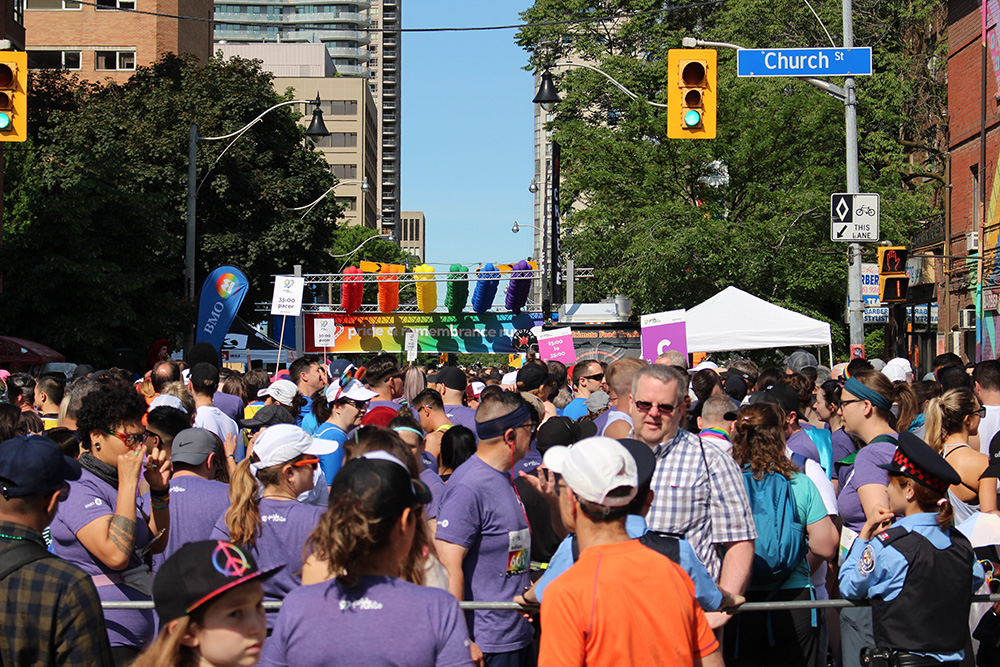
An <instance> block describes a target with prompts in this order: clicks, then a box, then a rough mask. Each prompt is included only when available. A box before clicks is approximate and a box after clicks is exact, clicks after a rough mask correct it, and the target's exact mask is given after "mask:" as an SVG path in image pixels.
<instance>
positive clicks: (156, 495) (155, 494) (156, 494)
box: [149, 486, 170, 500]
mask: <svg viewBox="0 0 1000 667" xmlns="http://www.w3.org/2000/svg"><path fill="white" fill-rule="evenodd" d="M149 497H150V498H151V499H154V500H165V499H167V498H169V497H170V487H169V486H168V487H167V488H165V489H154V488H150V489H149Z"/></svg>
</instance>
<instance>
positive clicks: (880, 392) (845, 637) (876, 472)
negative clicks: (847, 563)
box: [837, 370, 917, 667]
mask: <svg viewBox="0 0 1000 667" xmlns="http://www.w3.org/2000/svg"><path fill="white" fill-rule="evenodd" d="M893 404H898V406H899V412H900V418H899V419H897V417H896V415H895V414H893V412H892V408H893ZM916 411H917V404H916V398H915V397H914V395H913V391H912V390H911V389H910V388H909V385H906V384H905V383H900V384H898V385H893V384H892V382H891V381H890V380H889V378H887V377H886V376H885V375H883V374H882V373H880V372H879V371H875V370H859V371H857V372H856V373H854V374H853V375H852V376H851V377H850V378H848V380H847V381H846V382H845V383H844V388H843V389H842V390H841V392H840V414H841V417H842V418H843V420H844V428H845V429H846V430H847V432H848V433H850V434H852V435H855V436H857V437H858V438H859V439H860V440H861V441H862V442H863V443H865V444H864V446H863V447H862V448H861V449H860V450H858V452H857V454H856V455H855V456H854V458H853V460H850V457H849V458H848V460H847V461H846V462H845V463H846V464H847V465H851V464H853V466H854V467H853V468H852V469H851V470H850V471H849V472H847V473H846V475H845V476H844V478H843V479H841V480H840V487H841V492H840V495H839V496H838V497H837V508H838V509H839V510H840V518H841V519H843V521H844V536H843V537H842V538H841V543H842V544H843V543H845V542H849V541H850V536H853V535H856V534H857V533H858V532H860V531H861V529H862V528H863V527H864V525H865V523H866V522H867V521H868V520H869V519H870V518H872V517H873V516H875V508H876V507H888V505H889V492H888V485H889V474H888V473H887V472H886V471H885V470H884V469H883V468H882V466H883V465H884V464H887V463H889V462H890V461H892V457H893V454H895V453H896V440H897V438H898V437H899V433H898V431H897V428H898V429H899V430H901V431H905V430H906V429H907V428H909V423H910V421H911V420H912V419H913V417H914V416H915V415H916ZM871 619H872V615H871V610H870V609H869V608H867V607H853V608H846V609H843V610H842V611H841V614H840V628H841V645H842V647H843V651H842V657H843V660H844V666H845V667H856V666H857V665H860V662H859V658H858V656H859V655H860V652H861V649H862V648H864V647H866V646H874V644H873V643H872V642H874V639H873V637H872V620H871Z"/></svg>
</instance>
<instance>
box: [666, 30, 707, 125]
mask: <svg viewBox="0 0 1000 667" xmlns="http://www.w3.org/2000/svg"><path fill="white" fill-rule="evenodd" d="M717 63H718V54H717V53H716V52H715V51H714V50H712V49H670V50H669V51H668V52H667V70H668V72H669V75H668V76H669V80H668V82H667V116H668V118H669V121H668V123H667V137H669V138H671V139H715V133H716V121H717V117H718V116H717V102H718V99H717V91H718V67H717Z"/></svg>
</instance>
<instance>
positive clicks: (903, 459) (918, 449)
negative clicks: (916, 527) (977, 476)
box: [879, 433, 962, 495]
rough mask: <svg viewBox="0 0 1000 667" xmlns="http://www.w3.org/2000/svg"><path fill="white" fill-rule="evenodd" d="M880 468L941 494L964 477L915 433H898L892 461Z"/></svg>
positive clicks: (959, 482)
mask: <svg viewBox="0 0 1000 667" xmlns="http://www.w3.org/2000/svg"><path fill="white" fill-rule="evenodd" d="M879 468H882V469H884V470H888V471H889V472H892V473H896V474H899V475H903V476H905V477H909V478H910V479H912V480H914V481H915V482H919V483H920V484H923V485H924V486H926V487H927V488H928V489H931V490H932V491H936V492H937V493H940V494H942V495H943V494H945V493H947V492H948V487H950V486H954V485H956V484H961V482H962V477H961V476H960V475H959V474H958V473H957V472H955V469H954V468H952V467H951V465H950V464H949V463H948V462H947V461H945V460H944V458H943V457H942V456H941V455H940V454H938V453H937V452H935V451H934V450H933V449H932V448H931V446H930V445H928V444H927V443H926V442H924V441H923V440H921V439H920V438H918V437H917V436H915V435H913V434H912V433H900V434H899V440H898V444H897V446H896V453H895V454H893V456H892V461H891V462H889V463H881V464H879Z"/></svg>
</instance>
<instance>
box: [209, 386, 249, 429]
mask: <svg viewBox="0 0 1000 667" xmlns="http://www.w3.org/2000/svg"><path fill="white" fill-rule="evenodd" d="M212 405H214V406H215V407H217V408H219V409H220V410H222V411H223V412H224V413H226V416H227V417H229V418H230V419H232V420H233V421H234V422H237V423H239V421H240V420H241V419H243V408H244V407H245V406H244V405H243V399H242V398H240V397H239V396H233V395H232V394H227V393H225V392H224V391H217V392H215V395H214V396H212Z"/></svg>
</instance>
